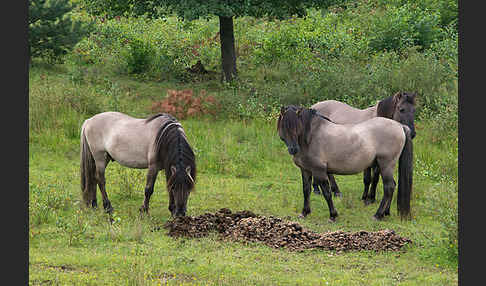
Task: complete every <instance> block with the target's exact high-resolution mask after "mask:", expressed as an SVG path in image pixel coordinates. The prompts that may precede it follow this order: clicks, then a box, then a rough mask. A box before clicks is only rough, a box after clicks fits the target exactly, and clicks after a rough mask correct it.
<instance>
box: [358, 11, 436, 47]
mask: <svg viewBox="0 0 486 286" xmlns="http://www.w3.org/2000/svg"><path fill="white" fill-rule="evenodd" d="M367 33H368V36H369V38H370V41H369V46H370V48H371V49H372V50H373V51H375V52H381V51H383V50H387V51H401V50H403V49H406V48H409V47H412V46H420V47H421V49H427V48H428V47H430V45H431V44H432V43H433V42H435V41H436V40H437V39H438V38H439V36H440V15H439V14H438V13H436V12H435V13H434V12H431V11H428V10H421V9H419V8H416V7H413V6H411V5H409V4H406V5H403V6H400V7H395V6H389V7H387V8H386V9H384V10H383V11H378V12H377V13H376V14H374V15H373V17H372V20H371V25H370V27H368V31H367Z"/></svg>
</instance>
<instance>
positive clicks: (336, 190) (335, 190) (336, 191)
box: [327, 174, 343, 197]
mask: <svg viewBox="0 0 486 286" xmlns="http://www.w3.org/2000/svg"><path fill="white" fill-rule="evenodd" d="M327 176H328V177H329V182H330V183H331V192H333V193H334V196H335V197H342V196H343V195H342V194H341V191H340V190H339V187H338V185H337V183H336V179H334V175H332V174H327Z"/></svg>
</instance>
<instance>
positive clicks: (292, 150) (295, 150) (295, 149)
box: [288, 146, 300, 155]
mask: <svg viewBox="0 0 486 286" xmlns="http://www.w3.org/2000/svg"><path fill="white" fill-rule="evenodd" d="M288 150H289V154H290V155H295V154H297V153H299V151H300V148H299V146H290V147H288Z"/></svg>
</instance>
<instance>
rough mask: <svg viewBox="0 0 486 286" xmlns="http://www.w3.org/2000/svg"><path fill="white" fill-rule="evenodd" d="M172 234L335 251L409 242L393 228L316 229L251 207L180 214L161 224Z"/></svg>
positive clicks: (381, 248)
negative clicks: (216, 236)
mask: <svg viewBox="0 0 486 286" xmlns="http://www.w3.org/2000/svg"><path fill="white" fill-rule="evenodd" d="M164 228H165V229H168V231H169V232H168V235H169V236H172V237H190V238H194V237H203V236H206V235H208V234H209V232H218V233H219V235H220V237H221V238H222V239H223V240H232V241H239V242H260V243H264V244H265V245H267V246H270V247H273V248H285V249H288V250H291V251H302V250H305V249H311V248H317V249H323V250H332V251H337V252H342V251H349V250H355V251H359V250H375V251H398V250H400V249H401V248H402V247H403V246H404V245H406V244H408V243H412V241H411V240H410V239H408V238H405V237H401V236H399V235H397V234H396V233H395V231H393V230H388V229H385V230H380V231H374V232H368V231H364V230H361V231H357V232H345V231H334V232H327V233H317V232H314V231H311V230H308V229H306V228H304V227H302V226H301V225H300V224H299V223H297V222H292V221H288V220H284V219H281V218H278V217H273V216H269V217H265V216H261V215H257V214H254V213H253V212H251V211H246V210H245V211H239V212H234V213H233V212H232V211H231V210H230V209H227V208H223V209H220V210H219V211H217V212H216V213H205V214H203V215H200V216H196V217H191V216H186V217H179V218H175V219H173V220H170V221H168V222H167V223H166V224H165V225H164Z"/></svg>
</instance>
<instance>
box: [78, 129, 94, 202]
mask: <svg viewBox="0 0 486 286" xmlns="http://www.w3.org/2000/svg"><path fill="white" fill-rule="evenodd" d="M80 149H81V168H80V169H81V170H80V171H81V194H82V197H83V202H84V204H85V205H86V206H88V207H89V206H90V205H89V204H90V203H93V200H94V198H96V181H95V180H96V178H95V176H96V175H95V171H96V165H95V161H94V158H93V154H92V153H91V150H90V149H89V145H88V141H87V140H86V135H85V134H84V124H83V127H82V128H81V148H80Z"/></svg>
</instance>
